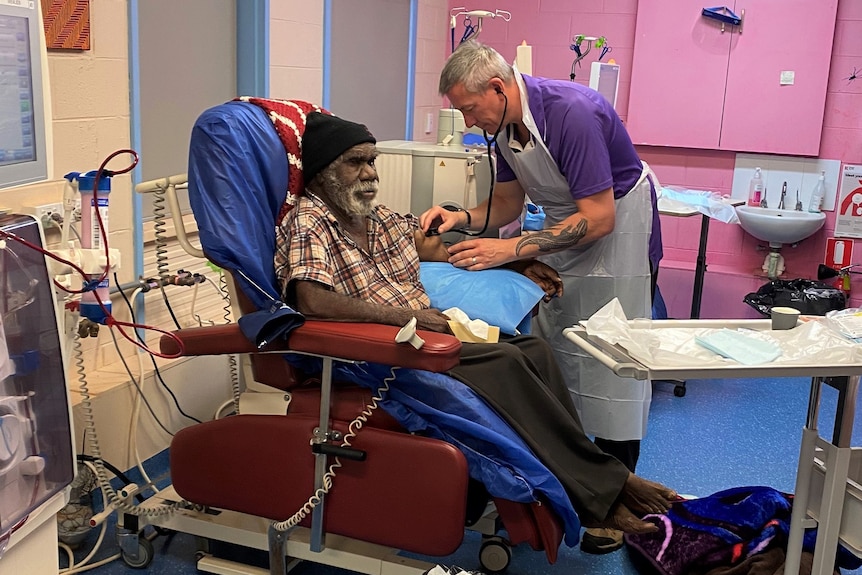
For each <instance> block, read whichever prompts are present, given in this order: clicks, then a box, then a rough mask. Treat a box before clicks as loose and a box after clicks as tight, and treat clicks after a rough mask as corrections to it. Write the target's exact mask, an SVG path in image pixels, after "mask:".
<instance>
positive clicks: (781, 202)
mask: <svg viewBox="0 0 862 575" xmlns="http://www.w3.org/2000/svg"><path fill="white" fill-rule="evenodd" d="M786 195H787V182H784V184H783V185H782V186H781V199H780V200H778V209H779V210H783V209H784V196H786Z"/></svg>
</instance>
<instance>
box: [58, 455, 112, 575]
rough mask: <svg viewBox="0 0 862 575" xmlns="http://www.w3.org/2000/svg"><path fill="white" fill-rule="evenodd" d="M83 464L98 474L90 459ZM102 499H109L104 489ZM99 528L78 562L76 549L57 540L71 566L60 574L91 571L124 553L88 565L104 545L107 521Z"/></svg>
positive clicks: (66, 574)
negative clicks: (97, 534) (91, 544)
mask: <svg viewBox="0 0 862 575" xmlns="http://www.w3.org/2000/svg"><path fill="white" fill-rule="evenodd" d="M83 464H84V465H86V466H87V467H88V468H89V469H90V470H91V471H92V472H93V474H94V475H95V474H96V466H95V465H93V463H91V462H89V461H83ZM99 488H100V489H101V486H99ZM102 500H103V501H107V498H106V497H105V491H104V489H103V490H102ZM99 529H100V531H99V537H98V538H97V539H96V542H95V543H94V544H93V548H92V549H91V550H90V552H89V553H88V554H87V556H86V557H84V558H83V559H81V560H80V561H79V562H78V563H75V554H74V551H72V548H71V547H69V546H68V545H66V544H65V543H63V542H62V541H58V542H57V545H58V546H59V547H60V548H61V549H63V550H64V551H65V552H66V555H67V556H68V558H69V567H68V568H66V569H60V571H59V575H72V574H73V573H83V572H84V571H89V570H90V569H95V568H96V567H101V566H102V565H106V564H108V563H110V562H111V561H115V560H117V559H119V558H120V557H122V553H116V554H114V555H111V556H110V557H106V558H105V559H101V560H99V561H97V562H96V563H92V564H89V565H88V563H89V562H90V561H91V560H92V559H93V557H95V555H96V553H97V552H98V551H99V549H100V548H101V547H102V543H103V541H104V539H105V533H106V532H107V530H108V523H107V521H103V522H102V525H101V526H100V528H99Z"/></svg>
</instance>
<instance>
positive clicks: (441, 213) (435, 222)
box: [419, 206, 467, 235]
mask: <svg viewBox="0 0 862 575" xmlns="http://www.w3.org/2000/svg"><path fill="white" fill-rule="evenodd" d="M465 225H467V216H466V215H465V214H464V212H463V211H458V212H450V211H449V210H447V209H446V208H443V207H441V206H434V207H432V208H430V209H428V210H426V211H425V212H423V213H422V215H421V216H419V226H420V227H421V228H422V231H423V232H424V233H426V234H428V232H429V231H431V235H440V234H442V233H445V232H448V231H449V230H452V229H457V228H461V227H463V226H465Z"/></svg>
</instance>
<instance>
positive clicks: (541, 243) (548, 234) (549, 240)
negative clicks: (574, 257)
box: [515, 218, 587, 256]
mask: <svg viewBox="0 0 862 575" xmlns="http://www.w3.org/2000/svg"><path fill="white" fill-rule="evenodd" d="M585 235H587V220H586V218H584V219H582V220H581V221H579V222H578V223H577V224H576V225H574V226H566V227H565V228H563V229H561V230H559V231H554V230H553V229H550V230H547V231H542V232H536V233H534V234H529V235H527V236H524V238H523V239H521V241H519V242H518V244H517V245H516V246H515V255H518V256H520V255H521V250H523V249H524V248H526V247H527V246H531V245H534V246H537V247H538V248H539V251H540V252H556V251H559V250H562V249H566V248H570V247H572V246H574V245H575V244H577V243H578V242H580V241H581V240H582V239H584V236H585Z"/></svg>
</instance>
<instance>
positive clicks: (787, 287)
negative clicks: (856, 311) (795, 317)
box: [742, 278, 847, 316]
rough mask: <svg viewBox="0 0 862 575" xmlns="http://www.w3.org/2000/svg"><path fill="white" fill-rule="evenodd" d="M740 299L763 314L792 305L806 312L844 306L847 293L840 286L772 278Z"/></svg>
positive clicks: (817, 311) (822, 312) (813, 312)
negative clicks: (776, 307)
mask: <svg viewBox="0 0 862 575" xmlns="http://www.w3.org/2000/svg"><path fill="white" fill-rule="evenodd" d="M742 301H744V302H745V303H747V304H748V305H750V306H751V307H753V308H754V309H756V310H757V311H759V312H760V313H762V314H763V315H765V316H769V315H770V314H771V312H772V307H773V306H786V307H792V308H794V309H798V310H799V312H800V313H803V314H808V315H826V312H829V311H832V310H837V309H844V308H845V307H847V296H846V295H844V292H843V291H841V290H840V289H838V288H835V287H832V286H830V285H829V284H825V283H823V282H819V281H815V280H808V279H802V278H799V279H794V280H772V281H771V282H769V283H765V284H763V285H762V286H760V288H758V290H757V291H756V292H754V293H750V294H748V295H746V296H745V297H744V298H743V300H742Z"/></svg>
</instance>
